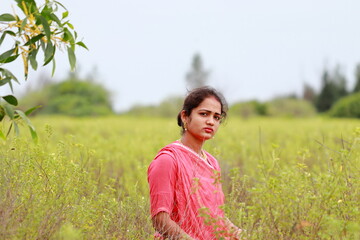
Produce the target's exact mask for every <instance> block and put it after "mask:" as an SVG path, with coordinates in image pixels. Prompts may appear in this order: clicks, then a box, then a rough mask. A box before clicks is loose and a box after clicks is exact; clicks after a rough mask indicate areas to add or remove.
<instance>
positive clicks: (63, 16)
mask: <svg viewBox="0 0 360 240" xmlns="http://www.w3.org/2000/svg"><path fill="white" fill-rule="evenodd" d="M68 16H69V12H68V11H66V12H63V13H62V18H63V19H64V18H67V17H68Z"/></svg>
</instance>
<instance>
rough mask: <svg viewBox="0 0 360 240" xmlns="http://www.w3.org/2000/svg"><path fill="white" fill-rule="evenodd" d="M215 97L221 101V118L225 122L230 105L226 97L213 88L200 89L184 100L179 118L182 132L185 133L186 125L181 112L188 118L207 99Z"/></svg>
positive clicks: (189, 94) (190, 93) (191, 92)
mask: <svg viewBox="0 0 360 240" xmlns="http://www.w3.org/2000/svg"><path fill="white" fill-rule="evenodd" d="M208 97H214V98H215V99H216V100H218V101H219V103H220V105H221V117H222V120H221V121H223V120H224V119H225V118H226V115H227V110H228V104H227V102H226V100H225V98H224V96H223V95H222V94H221V93H220V92H218V91H217V90H216V89H214V88H212V87H208V86H205V87H199V88H195V89H194V90H192V91H190V92H189V93H188V95H187V96H186V98H185V100H184V104H183V107H182V109H181V111H180V112H179V114H178V116H177V124H178V125H179V126H180V127H182V132H184V123H183V121H182V120H181V112H182V111H185V114H186V116H190V114H191V112H192V110H193V109H194V108H197V107H198V106H199V105H200V104H201V103H202V102H203V101H204V100H205V99H206V98H208Z"/></svg>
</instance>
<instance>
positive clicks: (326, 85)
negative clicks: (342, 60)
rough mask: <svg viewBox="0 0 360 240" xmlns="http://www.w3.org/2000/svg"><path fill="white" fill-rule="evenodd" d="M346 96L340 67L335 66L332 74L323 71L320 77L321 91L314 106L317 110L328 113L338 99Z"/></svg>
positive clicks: (344, 81)
mask: <svg viewBox="0 0 360 240" xmlns="http://www.w3.org/2000/svg"><path fill="white" fill-rule="evenodd" d="M346 95H347V90H346V78H345V77H344V75H343V74H342V73H341V69H340V67H339V66H337V67H336V68H335V70H334V71H333V72H332V73H330V72H329V71H328V70H327V69H325V70H324V72H323V75H322V89H321V91H320V93H319V96H318V98H317V100H316V104H315V105H316V108H317V110H318V111H319V112H325V111H328V110H329V109H330V108H331V106H332V105H333V104H334V103H335V102H336V101H337V100H338V99H340V98H341V97H344V96H346Z"/></svg>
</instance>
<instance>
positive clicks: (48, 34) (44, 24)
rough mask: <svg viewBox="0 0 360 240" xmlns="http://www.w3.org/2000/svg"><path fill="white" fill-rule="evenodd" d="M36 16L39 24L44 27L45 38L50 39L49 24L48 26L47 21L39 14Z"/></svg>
mask: <svg viewBox="0 0 360 240" xmlns="http://www.w3.org/2000/svg"><path fill="white" fill-rule="evenodd" d="M38 18H39V19H40V21H41V24H42V25H43V27H44V31H45V35H46V38H47V40H48V41H50V40H51V31H50V26H49V23H48V21H47V20H46V19H45V18H44V17H43V16H41V15H40V16H38Z"/></svg>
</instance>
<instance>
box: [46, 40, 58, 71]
mask: <svg viewBox="0 0 360 240" xmlns="http://www.w3.org/2000/svg"><path fill="white" fill-rule="evenodd" d="M55 49H56V48H55V47H54V46H53V44H52V43H51V41H49V42H48V43H47V45H46V49H45V56H44V58H45V60H44V65H43V66H45V65H47V64H48V63H49V62H50V61H51V60H52V59H53V57H54V54H55Z"/></svg>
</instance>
